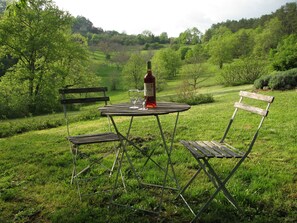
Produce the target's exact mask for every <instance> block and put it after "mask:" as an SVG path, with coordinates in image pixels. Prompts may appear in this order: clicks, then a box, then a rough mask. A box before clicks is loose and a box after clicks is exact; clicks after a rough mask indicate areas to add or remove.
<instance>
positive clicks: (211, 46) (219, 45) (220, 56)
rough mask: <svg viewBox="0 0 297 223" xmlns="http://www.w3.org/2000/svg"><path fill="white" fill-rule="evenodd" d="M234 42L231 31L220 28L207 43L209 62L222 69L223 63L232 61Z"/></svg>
mask: <svg viewBox="0 0 297 223" xmlns="http://www.w3.org/2000/svg"><path fill="white" fill-rule="evenodd" d="M234 42H235V41H234V36H233V35H232V33H231V31H230V30H229V29H228V28H226V27H220V28H219V29H218V30H217V32H216V33H215V35H213V37H212V39H211V40H210V41H209V42H208V45H207V47H208V52H209V55H210V58H209V60H210V61H211V62H212V63H214V64H217V65H218V66H219V68H220V69H222V68H223V64H224V63H227V62H230V61H232V59H233V52H234V47H235V46H234Z"/></svg>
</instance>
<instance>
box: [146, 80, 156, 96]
mask: <svg viewBox="0 0 297 223" xmlns="http://www.w3.org/2000/svg"><path fill="white" fill-rule="evenodd" d="M144 96H147V97H150V96H154V84H153V83H144Z"/></svg>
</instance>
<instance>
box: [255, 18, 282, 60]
mask: <svg viewBox="0 0 297 223" xmlns="http://www.w3.org/2000/svg"><path fill="white" fill-rule="evenodd" d="M256 32H258V33H256V34H255V46H254V52H253V53H254V55H256V56H258V57H263V58H267V56H268V54H269V51H270V50H271V49H275V48H276V47H277V44H278V42H279V41H280V40H281V39H282V37H283V35H284V34H283V33H284V32H283V27H282V24H281V22H280V21H279V19H278V18H276V17H275V18H272V19H270V20H269V21H268V22H266V23H265V26H264V28H263V29H261V28H258V29H257V30H256Z"/></svg>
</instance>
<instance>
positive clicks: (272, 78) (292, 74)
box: [254, 68, 297, 90]
mask: <svg viewBox="0 0 297 223" xmlns="http://www.w3.org/2000/svg"><path fill="white" fill-rule="evenodd" d="M254 86H255V88H256V89H264V88H269V89H272V90H290V89H294V88H296V87H297V68H294V69H291V70H287V71H279V72H277V73H275V74H271V75H267V76H263V77H261V78H259V79H257V80H256V81H255V83H254Z"/></svg>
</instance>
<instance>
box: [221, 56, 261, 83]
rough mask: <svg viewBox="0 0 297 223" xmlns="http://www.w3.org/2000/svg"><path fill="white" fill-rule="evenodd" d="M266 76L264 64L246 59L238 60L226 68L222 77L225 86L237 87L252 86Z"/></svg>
mask: <svg viewBox="0 0 297 223" xmlns="http://www.w3.org/2000/svg"><path fill="white" fill-rule="evenodd" d="M265 74H266V69H265V64H264V62H261V61H258V60H254V59H251V58H245V59H240V60H237V61H235V62H233V63H231V64H228V65H226V66H225V68H224V69H223V70H222V73H221V76H222V79H223V84H225V85H227V86H230V85H231V86H236V85H241V84H252V83H254V81H255V80H257V79H258V78H259V77H261V76H263V75H265Z"/></svg>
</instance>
